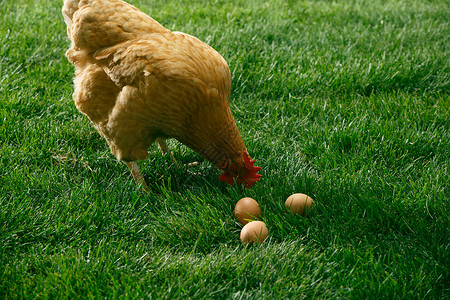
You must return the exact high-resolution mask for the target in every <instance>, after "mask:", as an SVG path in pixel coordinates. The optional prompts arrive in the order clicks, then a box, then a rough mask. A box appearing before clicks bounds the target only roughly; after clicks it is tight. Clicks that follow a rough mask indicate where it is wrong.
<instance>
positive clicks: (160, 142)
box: [156, 138, 178, 165]
mask: <svg viewBox="0 0 450 300" xmlns="http://www.w3.org/2000/svg"><path fill="white" fill-rule="evenodd" d="M156 142H157V143H158V145H159V149H161V152H162V153H163V154H167V153H170V157H172V159H173V161H174V162H175V164H176V165H178V162H177V160H176V159H175V156H173V153H172V152H171V151H170V149H169V146H167V142H166V139H165V138H157V139H156Z"/></svg>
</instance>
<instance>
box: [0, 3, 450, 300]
mask: <svg viewBox="0 0 450 300" xmlns="http://www.w3.org/2000/svg"><path fill="white" fill-rule="evenodd" d="M132 4H134V5H136V6H137V7H139V8H140V9H142V10H143V11H144V12H146V13H148V14H150V15H151V16H153V17H154V18H155V19H157V20H158V21H160V22H161V23H162V24H163V25H164V26H166V27H167V28H169V29H172V30H179V31H184V32H187V33H189V34H192V35H195V36H197V37H199V38H200V39H201V40H203V41H205V42H207V43H209V44H210V45H211V46H213V47H214V48H215V49H217V50H218V51H219V52H220V53H221V54H222V55H223V56H224V58H225V59H226V60H227V61H228V63H229V66H230V70H231V72H232V80H233V82H232V85H233V89H232V99H231V107H232V111H233V113H234V115H235V118H236V120H237V121H238V126H239V128H240V130H241V133H242V136H243V139H244V141H245V143H246V145H247V148H248V149H249V152H250V154H251V155H252V157H253V158H255V159H256V160H257V165H259V166H261V167H263V170H262V175H263V176H264V177H263V179H262V180H261V181H260V182H259V183H258V184H257V185H255V187H254V188H252V189H249V190H246V189H242V188H239V187H228V186H224V185H223V184H222V183H221V182H219V181H218V179H217V176H218V174H219V172H218V171H217V170H215V169H214V168H213V167H212V166H211V165H210V164H209V163H208V162H205V161H201V158H200V156H199V155H198V154H196V153H195V152H193V151H191V150H190V149H188V148H186V147H184V146H183V145H180V144H179V143H177V142H175V141H173V142H170V145H169V146H170V147H171V148H172V149H173V152H174V155H175V157H176V159H177V160H178V161H180V162H182V163H188V162H191V161H194V160H200V161H201V164H200V165H199V167H197V168H196V169H191V168H187V167H177V166H176V165H175V164H174V163H173V162H171V160H170V159H169V158H167V157H163V156H162V155H161V154H160V153H159V150H158V149H157V147H156V146H152V147H151V148H150V149H149V155H150V156H149V159H148V160H147V161H145V162H142V163H141V164H140V165H141V166H142V169H143V172H144V175H145V177H146V180H147V182H148V183H149V185H150V186H151V189H152V192H151V194H150V195H144V194H143V193H141V191H140V190H139V188H138V187H137V186H136V185H135V183H134V181H133V180H132V178H130V175H129V173H128V170H127V168H126V167H125V165H124V164H121V163H118V162H117V161H116V160H115V159H114V157H113V156H112V155H111V154H110V152H109V149H108V147H107V145H106V142H105V141H104V140H103V139H102V138H100V136H99V135H98V133H97V132H96V131H95V130H94V128H93V127H92V126H91V124H90V123H89V121H88V120H87V118H86V117H84V116H83V115H81V114H80V113H78V112H77V110H76V108H75V106H74V104H73V101H72V99H71V93H72V90H73V86H72V77H73V68H72V66H71V65H70V64H69V62H68V61H67V60H66V59H65V57H64V52H65V50H66V49H67V47H68V45H69V41H68V40H67V38H66V36H65V25H64V22H63V19H62V16H61V14H60V9H61V6H62V1H56V0H55V1H53V0H52V1H51V0H43V1H38V2H36V1H30V0H16V1H1V0H0V298H7V299H8V298H33V299H34V298H78V297H79V298H83V299H86V298H91V299H97V298H119V297H120V298H182V299H185V298H186V297H189V298H208V297H211V298H228V299H234V298H236V299H261V298H263V299H264V298H265V299H276V298H279V299H285V298H292V299H311V298H321V299H333V298H344V299H348V298H350V299H364V298H370V299H379V298H388V299H438V298H440V299H449V298H450V270H449V269H450V259H449V258H450V238H449V236H450V235H449V232H450V228H449V227H450V226H449V225H450V218H449V216H450V210H449V208H450V205H449V204H450V201H449V182H450V180H449V174H448V166H449V165H450V164H449V162H450V99H449V80H450V79H449V74H450V68H449V62H450V55H449V50H448V49H450V42H449V36H450V29H449V28H450V24H449V20H450V12H449V10H448V1H445V0H442V1H419V0H417V1H413V0H409V1H381V0H375V1H369V0H364V1H363V0H361V1H356V0H355V1H335V2H332V1H281V0H279V1H275V0H270V1H261V0H245V1H244V0H237V1H208V2H204V1H193V0H189V1H161V0H158V1H156V0H155V1H146V0H139V1H137V0H136V1H132ZM294 192H303V193H306V194H308V195H310V196H312V197H313V198H314V199H315V200H316V206H315V208H314V210H313V211H312V213H311V214H310V215H308V216H307V217H295V216H293V215H290V214H287V213H286V212H285V211H284V201H285V199H286V198H287V197H288V196H289V195H290V194H292V193H294ZM244 196H250V197H253V198H254V199H256V200H257V201H258V202H259V203H260V205H261V207H262V209H263V218H264V221H265V222H266V223H267V225H268V228H269V230H270V238H269V239H268V240H267V241H266V242H265V243H264V244H262V245H261V246H256V247H248V248H246V247H244V246H243V245H241V244H240V241H239V232H240V226H239V225H238V224H237V223H236V220H235V219H234V216H233V207H234V204H235V203H236V202H237V201H238V200H239V199H240V198H242V197H244Z"/></svg>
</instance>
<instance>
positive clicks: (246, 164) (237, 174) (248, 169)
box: [219, 150, 262, 188]
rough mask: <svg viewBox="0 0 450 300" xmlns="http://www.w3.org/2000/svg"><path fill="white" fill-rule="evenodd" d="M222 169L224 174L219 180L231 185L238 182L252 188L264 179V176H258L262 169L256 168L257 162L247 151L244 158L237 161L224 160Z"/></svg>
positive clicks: (243, 154) (243, 155)
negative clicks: (261, 178) (260, 179)
mask: <svg viewBox="0 0 450 300" xmlns="http://www.w3.org/2000/svg"><path fill="white" fill-rule="evenodd" d="M220 169H221V170H223V171H224V172H223V173H222V174H221V175H220V176H219V180H220V181H222V182H225V183H228V184H229V185H233V184H234V183H235V182H236V183H238V184H242V185H244V186H245V187H246V188H250V187H252V186H253V185H254V184H255V183H256V182H257V181H259V178H260V177H262V175H260V174H257V173H258V171H259V170H261V167H255V161H254V160H252V159H251V158H250V155H248V152H247V151H245V150H244V152H243V153H242V158H239V159H237V160H235V161H228V160H226V159H224V160H223V162H222V166H220Z"/></svg>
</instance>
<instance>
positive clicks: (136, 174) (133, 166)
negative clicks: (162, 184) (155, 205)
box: [125, 161, 150, 191]
mask: <svg viewBox="0 0 450 300" xmlns="http://www.w3.org/2000/svg"><path fill="white" fill-rule="evenodd" d="M125 163H126V165H127V167H128V169H130V171H131V175H133V178H134V179H135V180H136V181H137V182H138V183H139V184H140V185H141V186H142V187H143V188H144V190H146V191H149V190H150V189H149V188H148V185H147V183H145V180H144V176H142V173H141V169H139V166H138V164H137V162H135V161H130V162H128V161H126V162H125Z"/></svg>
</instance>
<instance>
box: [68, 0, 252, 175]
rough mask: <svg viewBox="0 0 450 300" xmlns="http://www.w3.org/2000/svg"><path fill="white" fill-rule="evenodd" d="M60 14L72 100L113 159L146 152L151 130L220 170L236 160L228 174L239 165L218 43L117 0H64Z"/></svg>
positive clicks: (228, 87)
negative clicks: (72, 86)
mask: <svg viewBox="0 0 450 300" xmlns="http://www.w3.org/2000/svg"><path fill="white" fill-rule="evenodd" d="M63 15H64V19H65V21H66V23H67V32H68V36H69V38H70V39H71V41H72V45H71V47H70V48H69V50H68V51H67V53H66V56H67V58H68V59H69V61H70V62H72V63H73V64H74V66H75V67H76V78H75V92H74V100H75V103H76V105H77V108H78V109H79V110H80V111H81V112H83V113H85V114H86V115H87V116H88V117H89V118H90V120H91V121H92V122H93V123H94V125H95V127H96V129H97V130H98V131H99V132H100V133H101V134H102V136H104V137H105V139H106V140H107V142H108V144H109V146H110V148H111V151H112V152H113V153H114V155H115V156H116V157H117V159H119V160H126V161H135V160H141V159H145V158H146V157H147V155H148V154H147V149H148V147H149V146H150V145H151V144H152V143H153V141H154V140H155V139H156V138H158V137H163V138H167V137H172V138H176V139H178V140H179V141H180V142H182V143H184V144H185V145H187V146H189V147H191V148H192V149H194V150H196V151H197V152H199V153H200V154H201V155H203V156H204V157H205V158H206V159H208V160H209V161H211V162H212V163H213V164H215V165H216V166H217V167H219V168H222V169H224V170H225V171H227V170H228V167H230V166H231V165H234V167H233V172H235V173H236V174H234V175H233V174H232V176H238V175H239V174H238V173H239V172H240V170H242V172H243V171H245V163H244V162H243V159H242V153H243V152H244V151H246V148H245V145H244V143H243V141H242V139H241V137H240V134H239V131H238V129H237V127H236V123H235V121H234V118H233V115H232V113H231V110H230V108H229V98H230V90H231V76H230V71H229V68H228V65H227V63H226V62H225V60H224V59H223V58H222V56H221V55H220V54H219V53H217V51H215V50H214V49H213V48H211V47H210V46H208V45H206V44H205V43H203V42H201V41H200V40H199V39H197V38H195V37H193V36H190V35H187V34H184V33H180V32H171V31H169V30H167V29H165V28H164V27H163V26H162V25H160V24H159V23H158V22H156V21H155V20H153V19H152V18H150V17H149V16H147V15H146V14H144V13H142V12H140V11H139V10H138V9H136V8H135V7H134V6H132V5H130V4H128V3H125V2H123V1H120V0H78V1H77V0H65V2H64V7H63ZM224 160H225V161H226V162H227V164H226V165H227V166H228V167H226V166H224V165H223V161H224Z"/></svg>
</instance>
